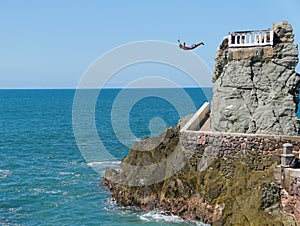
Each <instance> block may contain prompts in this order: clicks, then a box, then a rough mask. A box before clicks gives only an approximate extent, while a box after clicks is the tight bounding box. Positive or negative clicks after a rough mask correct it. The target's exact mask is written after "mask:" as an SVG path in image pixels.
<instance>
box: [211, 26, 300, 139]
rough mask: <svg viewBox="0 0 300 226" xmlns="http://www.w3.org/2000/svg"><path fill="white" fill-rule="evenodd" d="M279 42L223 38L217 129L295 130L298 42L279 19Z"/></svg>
mask: <svg viewBox="0 0 300 226" xmlns="http://www.w3.org/2000/svg"><path fill="white" fill-rule="evenodd" d="M273 30H274V45H273V46H264V47H243V48H236V47H231V48H229V47H228V39H224V41H223V43H222V44H221V45H220V47H219V49H218V52H217V55H216V58H215V60H216V65H215V71H214V75H213V82H214V96H213V101H212V109H211V110H212V111H211V112H212V113H211V125H212V130H213V131H220V132H239V133H257V134H275V135H279V134H280V135H281V134H283V135H296V134H298V131H299V123H298V121H297V119H296V112H297V105H298V88H299V87H298V86H299V74H297V73H296V72H295V67H296V65H297V63H298V46H297V45H295V44H293V41H294V34H293V29H292V26H291V25H290V24H288V23H287V22H280V23H275V24H274V26H273Z"/></svg>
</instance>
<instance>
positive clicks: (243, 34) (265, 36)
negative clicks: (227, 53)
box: [227, 30, 274, 47]
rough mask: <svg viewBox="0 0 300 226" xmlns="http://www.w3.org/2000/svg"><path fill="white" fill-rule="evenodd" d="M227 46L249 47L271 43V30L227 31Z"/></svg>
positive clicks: (272, 35) (272, 33)
mask: <svg viewBox="0 0 300 226" xmlns="http://www.w3.org/2000/svg"><path fill="white" fill-rule="evenodd" d="M227 37H228V46H229V47H251V46H267V45H270V46H272V45H273V38H274V32H273V30H258V31H236V32H229V35H228V36H227Z"/></svg>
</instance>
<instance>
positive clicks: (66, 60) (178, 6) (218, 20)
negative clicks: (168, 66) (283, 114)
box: [0, 0, 300, 88]
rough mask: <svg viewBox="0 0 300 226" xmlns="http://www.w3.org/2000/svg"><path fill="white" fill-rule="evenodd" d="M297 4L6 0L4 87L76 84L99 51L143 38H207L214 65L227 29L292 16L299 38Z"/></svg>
mask: <svg viewBox="0 0 300 226" xmlns="http://www.w3.org/2000/svg"><path fill="white" fill-rule="evenodd" d="M299 9H300V0H284V1H283V0H280V1H279V0H252V1H240V0H227V1H223V0H203V1H202V0H186V1H182V0H181V1H179V0H149V1H146V0H106V1H104V0H43V1H40V0H26V1H23V0H19V1H17V0H1V1H0V34H1V36H0V88H76V86H77V84H78V83H79V81H80V78H81V77H82V75H83V73H84V72H85V70H86V69H87V68H88V66H89V65H90V64H91V63H92V62H93V61H94V60H95V59H96V58H98V57H99V56H101V55H103V54H105V53H106V52H107V51H109V50H111V49H112V48H115V47H117V46H119V45H122V44H126V43H128V42H135V41H141V40H162V41H168V42H174V43H176V42H177V38H181V40H183V41H186V42H187V43H188V44H191V43H194V42H198V41H204V42H205V46H201V47H200V48H198V49H196V50H195V53H196V54H197V55H199V56H200V57H201V58H202V59H203V60H204V61H205V62H206V63H207V65H208V67H209V68H210V70H213V68H214V56H215V54H216V50H217V48H218V46H219V44H220V43H221V41H222V38H223V37H224V36H225V35H227V34H228V32H229V31H235V30H248V29H267V28H271V27H272V24H273V22H278V21H283V20H286V21H288V22H290V23H291V24H292V25H293V28H294V33H295V34H296V37H295V43H296V44H300V12H299ZM158 51H159V50H158ZM297 72H298V73H299V72H300V67H299V66H298V67H297ZM170 76H171V75H170Z"/></svg>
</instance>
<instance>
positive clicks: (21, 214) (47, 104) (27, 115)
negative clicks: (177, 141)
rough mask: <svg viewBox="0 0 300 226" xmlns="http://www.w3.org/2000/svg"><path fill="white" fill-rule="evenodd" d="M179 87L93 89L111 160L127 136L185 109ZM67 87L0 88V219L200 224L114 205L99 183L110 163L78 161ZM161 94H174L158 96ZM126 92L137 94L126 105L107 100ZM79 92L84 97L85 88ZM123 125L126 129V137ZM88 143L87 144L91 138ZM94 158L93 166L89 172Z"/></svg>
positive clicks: (197, 96)
mask: <svg viewBox="0 0 300 226" xmlns="http://www.w3.org/2000/svg"><path fill="white" fill-rule="evenodd" d="M182 90H183V91H184V93H186V94H188V96H189V97H190V98H191V100H192V103H193V104H194V106H195V108H196V109H197V108H199V107H200V106H201V105H202V103H203V102H204V101H206V99H208V100H210V99H211V96H212V89H211V88H207V89H202V90H201V89H195V88H187V89H182ZM182 90H181V92H179V90H177V89H155V90H149V89H131V90H128V92H129V94H128V93H126V92H125V94H124V95H125V97H128V98H121V99H120V98H119V99H118V96H119V95H120V94H121V93H122V92H121V91H122V90H121V89H103V90H101V92H100V94H99V96H98V99H97V102H96V105H95V123H96V127H97V133H98V136H99V138H100V139H101V142H102V144H103V146H104V147H105V149H106V150H107V151H108V152H109V153H110V154H111V155H112V156H114V158H115V159H114V161H112V162H111V165H112V166H115V163H116V162H117V163H118V162H120V161H121V160H122V158H123V157H124V156H126V154H127V153H128V150H129V147H130V145H131V144H132V143H133V142H134V141H136V140H138V139H141V138H143V137H146V136H155V135H156V134H158V133H159V132H160V131H162V130H163V129H164V128H165V127H167V126H174V125H176V124H177V121H178V119H179V118H180V117H182V116H184V115H182V112H184V113H193V112H189V109H187V108H186V105H185V104H186V102H187V100H186V96H181V94H182ZM75 92H76V90H72V89H66V90H63V89H62V90H59V89H58V90H0V223H1V225H130V226H134V225H147V226H148V225H149V226H150V225H163V226H165V225H203V224H201V223H199V222H187V221H184V220H182V219H181V218H179V217H176V216H170V215H168V214H165V213H163V212H161V211H158V210H154V211H141V210H138V209H136V208H134V207H119V206H118V205H117V204H116V203H115V202H114V201H113V200H111V198H110V192H109V191H108V190H107V189H106V188H104V187H101V186H100V183H101V181H102V174H101V173H103V172H104V169H105V167H107V166H110V163H107V162H101V161H99V159H101V156H100V158H99V157H96V156H95V159H96V160H97V161H95V162H93V161H89V162H86V160H85V158H84V155H82V152H81V149H80V148H79V147H80V145H83V144H80V145H79V146H78V145H77V144H78V142H77V140H76V139H75V136H74V132H73V123H74V121H73V120H72V117H73V116H72V111H73V110H74V109H73V101H74V95H75ZM87 92H88V91H87ZM160 93H161V94H160ZM204 93H205V94H206V95H204ZM166 94H168V95H170V96H172V97H173V98H175V99H172V98H171V99H169V100H164V98H163V97H164V96H165V95H166ZM124 95H123V97H124ZM134 95H137V96H138V97H139V99H137V100H136V101H135V102H134V103H133V104H132V103H131V105H130V106H129V107H130V109H129V110H128V109H125V108H116V106H115V105H114V103H119V102H118V101H120V100H121V102H122V104H124V106H126V104H127V103H129V102H130V99H131V98H129V97H132V96H134ZM121 96H122V95H121ZM85 98H86V100H85V101H86V103H89V101H90V99H89V98H88V95H87V96H85ZM117 100H118V101H117ZM170 100H171V101H170ZM172 100H173V101H174V102H176V103H175V104H174V103H172ZM175 100H176V101H175ZM178 103H181V104H182V105H181V106H179V105H178ZM117 105H118V104H117ZM117 107H118V106H117ZM178 109H181V110H179V113H178ZM182 109H185V110H186V111H182ZM83 110H84V105H83ZM112 112H114V114H115V119H116V120H114V121H117V122H115V125H114V124H113V123H112ZM124 112H125V113H126V114H127V115H126V114H125V116H126V117H124ZM118 114H120V116H118ZM122 120H123V121H124V120H125V121H126V122H128V124H129V125H128V126H119V128H118V129H117V132H116V129H115V127H114V126H117V125H123V124H122ZM155 122H158V123H155ZM156 124H158V125H159V126H156ZM149 125H150V126H149ZM87 129H89V127H88V126H87ZM128 129H130V131H131V134H133V135H132V136H126V135H127V134H128ZM88 145H89V144H86V147H87V148H89V147H91V148H92V146H93V142H91V143H90V146H88ZM95 165H96V166H97V167H98V169H99V168H100V171H97V172H96V171H94V169H93V166H95ZM101 167H102V170H101Z"/></svg>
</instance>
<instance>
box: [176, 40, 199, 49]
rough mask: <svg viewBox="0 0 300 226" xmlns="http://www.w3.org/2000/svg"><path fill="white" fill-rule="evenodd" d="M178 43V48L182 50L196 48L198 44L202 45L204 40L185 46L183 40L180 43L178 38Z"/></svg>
mask: <svg viewBox="0 0 300 226" xmlns="http://www.w3.org/2000/svg"><path fill="white" fill-rule="evenodd" d="M178 44H179V48H180V49H183V50H192V49H195V48H197V47H198V46H201V45H204V42H199V43H196V44H193V45H191V46H186V45H185V42H184V43H183V45H182V44H181V42H180V39H178Z"/></svg>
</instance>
